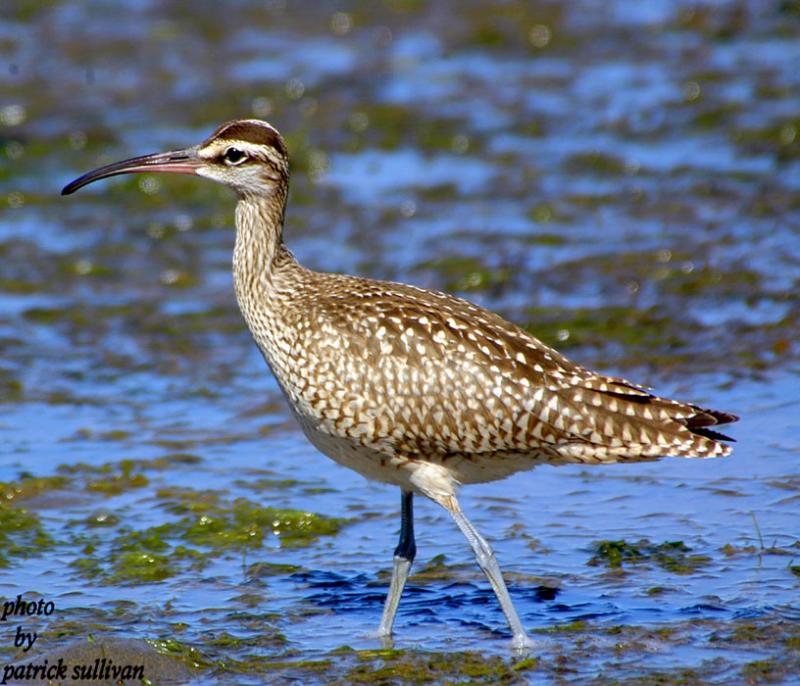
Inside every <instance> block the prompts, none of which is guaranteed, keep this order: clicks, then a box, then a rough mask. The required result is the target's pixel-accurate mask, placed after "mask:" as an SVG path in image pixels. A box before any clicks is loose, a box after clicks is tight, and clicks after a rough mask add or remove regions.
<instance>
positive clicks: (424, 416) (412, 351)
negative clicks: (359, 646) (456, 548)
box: [64, 120, 736, 647]
mask: <svg viewBox="0 0 800 686" xmlns="http://www.w3.org/2000/svg"><path fill="white" fill-rule="evenodd" d="M146 170H147V171H149V170H155V171H179V172H183V173H188V172H191V173H196V174H199V175H201V176H205V177H208V178H211V179H213V180H216V181H219V182H222V183H225V184H226V185H228V186H230V187H232V188H234V189H235V190H236V192H237V193H238V195H239V204H238V205H237V209H236V229H237V231H236V245H235V248H234V258H233V267H234V269H233V271H234V284H235V289H236V296H237V299H238V302H239V306H240V308H241V311H242V314H243V315H244V318H245V320H246V321H247V325H248V327H249V329H250V332H251V333H252V335H253V338H254V339H255V342H256V344H257V345H258V347H259V348H260V350H261V352H262V353H263V355H264V358H265V360H266V361H267V363H268V364H269V366H270V367H271V369H272V371H273V373H274V375H275V378H276V379H277V380H278V383H279V384H280V386H281V388H282V390H283V392H284V393H285V395H286V397H287V398H288V400H289V405H290V407H291V408H292V411H293V412H294V414H295V415H296V416H297V418H298V420H299V422H300V425H301V426H302V427H303V430H304V432H305V433H306V435H307V436H308V438H309V439H310V440H311V442H312V443H313V444H314V445H315V446H317V448H319V449H320V450H321V451H322V452H323V453H325V454H327V455H329V456H330V457H332V458H333V459H334V460H336V461H337V462H339V463H341V464H343V465H346V466H348V467H350V468H352V469H355V470H356V471H358V472H360V473H361V474H363V475H364V476H366V477H369V478H372V479H377V480H379V481H383V482H386V483H391V484H396V485H398V486H400V487H401V489H402V490H403V493H404V495H403V501H402V504H403V510H402V512H403V520H402V527H401V539H400V545H399V546H398V549H397V551H396V557H395V569H394V572H393V577H392V586H391V591H390V594H389V598H388V599H387V604H386V607H385V609H384V617H383V620H382V622H381V629H380V633H381V634H382V635H388V634H389V633H390V632H391V626H392V622H393V621H394V614H395V611H396V608H397V602H398V600H399V595H400V593H401V592H402V588H403V584H404V583H405V578H406V576H407V574H408V567H409V566H410V563H411V560H413V557H414V550H415V546H414V540H413V528H412V527H411V524H410V520H411V493H414V492H417V493H422V494H424V495H426V496H429V497H430V498H432V499H433V500H435V501H436V502H438V503H440V504H441V505H443V506H444V507H445V508H447V509H448V511H449V512H450V513H451V514H452V515H453V517H454V518H455V520H456V523H457V524H458V525H459V527H460V528H461V530H462V531H463V532H464V533H465V535H466V536H467V538H468V540H469V541H470V543H471V545H472V546H473V548H474V550H475V553H476V557H477V559H478V562H479V564H480V565H481V567H482V568H483V569H484V571H485V572H486V574H487V576H488V577H489V579H490V581H491V582H492V585H493V587H494V589H495V592H496V593H497V596H498V599H499V600H500V603H501V605H502V607H503V611H504V612H505V614H506V617H507V619H508V621H509V625H510V627H511V629H512V632H513V633H514V643H515V645H516V646H517V647H525V646H527V645H529V640H528V639H527V636H526V634H525V632H524V629H523V628H522V625H521V623H520V621H519V618H518V617H517V615H516V612H515V611H514V609H513V606H512V605H511V601H510V598H509V597H508V594H507V592H506V590H505V585H504V583H503V581H502V577H501V576H500V573H499V568H498V567H497V566H496V562H495V561H494V555H493V553H492V552H491V548H490V547H489V546H488V544H487V543H486V542H485V541H484V540H483V539H482V538H481V537H480V535H479V534H478V533H477V531H476V530H474V528H473V527H472V525H471V524H470V523H469V522H468V520H466V517H464V515H463V513H461V511H460V508H459V507H458V503H457V500H456V489H457V486H458V484H466V483H476V482H482V481H490V480H493V479H499V478H502V477H505V476H508V475H509V474H512V473H514V472H516V471H518V470H521V469H527V468H530V467H533V466H534V465H536V464H540V463H549V464H562V463H576V462H577V463H585V464H592V463H611V462H623V461H637V460H648V459H654V458H658V457H662V456H668V455H675V456H697V457H717V456H722V455H727V454H728V453H729V452H730V447H729V446H727V445H725V444H724V443H723V442H722V441H726V440H730V439H728V438H727V437H725V436H723V435H721V434H719V433H716V431H715V430H714V429H713V428H712V427H714V426H716V425H718V424H724V423H727V422H731V421H735V419H736V417H734V416H733V415H730V414H726V413H724V412H717V411H714V410H707V409H703V408H700V407H697V406H696V405H692V404H690V403H683V402H678V401H674V400H668V399H666V398H661V397H658V396H656V395H653V394H651V393H649V392H648V391H647V390H646V389H644V388H643V387H641V386H637V385H636V384H633V383H630V382H629V381H626V380H624V379H619V378H613V377H608V376H604V375H602V374H597V373H595V372H591V371H589V370H587V369H584V368H583V367H581V366H580V365H578V364H576V363H574V362H572V361H570V360H568V359H567V358H565V357H564V356H563V355H561V354H559V353H558V352H556V351H555V350H553V349H551V348H548V347H547V346H545V345H544V344H543V343H541V342H540V341H538V340H537V339H536V338H534V337H533V336H531V335H530V334H529V333H527V332H526V331H524V330H523V329H521V328H520V327H518V326H516V325H514V324H512V323H510V322H507V321H505V320H504V319H502V318H501V317H499V316H498V315H496V314H493V313H492V312H489V311H487V310H485V309H483V308H481V307H478V306H476V305H474V304H472V303H469V302H467V301H466V300H462V299H460V298H456V297H453V296H451V295H447V294H445V293H438V292H435V291H430V290H424V289H421V288H416V287H414V286H408V285H404V284H398V283H389V282H383V281H374V280H369V279H362V278H357V277H353V276H344V275H339V274H325V273H319V272H314V271H311V270H309V269H306V268H305V267H303V266H301V265H300V264H298V262H297V261H296V260H295V259H294V257H293V256H292V254H291V253H290V252H289V250H288V249H287V248H286V247H285V246H284V244H283V239H282V231H283V220H284V210H285V205H286V198H287V192H288V178H289V161H288V156H287V152H286V146H285V145H284V143H283V140H282V139H281V137H280V134H279V133H278V132H277V131H276V130H275V129H274V128H273V127H271V126H270V125H269V124H266V123H265V122H261V121H257V120H241V121H235V122H229V123H227V124H223V125H222V126H220V127H219V128H218V129H217V130H216V131H215V132H214V133H213V134H212V135H211V136H210V137H209V138H208V139H207V140H206V141H204V142H203V143H202V144H201V145H199V146H197V147H196V148H190V149H188V150H185V151H177V152H174V153H164V154H161V155H154V156H146V157H142V158H135V159H134V160H129V161H127V162H122V163H116V164H114V165H109V166H108V167H104V168H102V169H100V170H96V171H95V172H90V173H89V174H87V175H85V176H83V177H81V178H80V179H78V180H76V181H75V182H73V183H72V184H70V185H69V186H67V187H66V188H65V191H64V192H65V193H69V192H72V191H74V190H77V188H80V187H81V186H82V185H85V184H86V183H90V182H91V181H93V180H96V179H98V178H103V177H104V176H110V175H112V174H118V173H127V172H131V171H146Z"/></svg>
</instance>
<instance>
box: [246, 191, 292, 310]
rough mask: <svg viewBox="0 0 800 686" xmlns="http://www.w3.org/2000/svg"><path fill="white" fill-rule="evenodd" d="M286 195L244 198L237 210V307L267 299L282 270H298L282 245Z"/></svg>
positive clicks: (280, 193) (248, 306) (262, 302)
mask: <svg viewBox="0 0 800 686" xmlns="http://www.w3.org/2000/svg"><path fill="white" fill-rule="evenodd" d="M285 206H286V194H285V193H283V192H276V193H275V194H274V195H270V196H267V197H245V198H242V199H240V200H239V204H238V205H237V206H236V245H235V247H234V250H233V276H234V285H235V287H236V297H237V299H238V301H239V306H240V307H241V309H242V312H243V313H244V314H245V317H246V318H247V314H248V312H247V311H248V310H251V309H252V307H253V306H254V305H255V304H257V303H261V304H262V306H263V304H264V300H265V299H269V298H270V297H271V295H273V294H274V291H275V288H276V283H275V282H276V278H277V277H279V275H280V274H281V273H282V271H283V270H291V269H292V268H293V267H299V265H297V262H296V261H295V259H294V257H293V256H292V254H291V253H290V252H289V250H288V249H287V248H286V246H285V245H284V243H283V214H284V208H285Z"/></svg>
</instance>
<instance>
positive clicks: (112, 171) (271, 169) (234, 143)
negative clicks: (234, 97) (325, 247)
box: [61, 119, 289, 197]
mask: <svg viewBox="0 0 800 686" xmlns="http://www.w3.org/2000/svg"><path fill="white" fill-rule="evenodd" d="M142 172H147V173H151V172H170V173H173V174H197V175H198V176H204V177H206V178H208V179H212V180H214V181H217V182H219V183H222V184H225V185H226V186H229V187H230V188H233V189H234V190H235V191H236V192H237V193H238V194H239V195H240V196H242V197H246V196H264V195H271V194H273V193H275V192H276V191H280V192H285V189H286V185H287V182H288V178H289V155H288V153H287V151H286V144H285V143H284V142H283V138H282V137H281V135H280V134H279V133H278V131H277V129H275V128H274V127H273V126H271V125H270V124H267V122H264V121H261V120H259V119H237V120H235V121H230V122H227V123H225V124H222V125H221V126H219V127H218V128H217V130H216V131H214V133H212V134H211V135H210V136H209V137H208V138H207V139H206V140H205V141H203V142H202V143H201V144H200V145H196V146H194V147H191V148H186V149H185V150H173V151H171V152H160V153H155V154H152V155H143V156H142V157H133V158H131V159H128V160H123V161H122V162H114V163H113V164H108V165H106V166H104V167H100V168H99V169H95V170H93V171H90V172H88V173H87V174H84V175H83V176H81V177H79V178H77V179H75V180H74V181H72V182H71V183H69V184H67V185H66V186H64V189H63V190H62V191H61V194H62V195H69V194H70V193H74V192H75V191H77V190H78V189H79V188H82V187H83V186H85V185H87V184H89V183H92V182H93V181H97V180H98V179H104V178H106V177H108V176H116V175H117V174H135V173H142Z"/></svg>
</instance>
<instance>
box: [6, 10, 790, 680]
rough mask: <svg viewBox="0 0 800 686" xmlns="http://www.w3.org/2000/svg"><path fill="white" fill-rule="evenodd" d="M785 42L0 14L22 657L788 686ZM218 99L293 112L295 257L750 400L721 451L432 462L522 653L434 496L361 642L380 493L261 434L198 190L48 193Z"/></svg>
mask: <svg viewBox="0 0 800 686" xmlns="http://www.w3.org/2000/svg"><path fill="white" fill-rule="evenodd" d="M799 38H800V13H798V9H797V7H796V3H791V2H755V1H753V2H750V3H747V2H732V1H731V2H726V1H724V0H722V1H719V2H714V3H688V2H656V1H652V0H651V1H649V2H643V3H622V2H604V3H598V2H590V1H589V0H583V1H580V0H570V1H568V2H565V1H564V0H561V1H560V2H552V3H547V2H529V3H502V4H500V3H487V2H479V1H477V0H476V1H472V2H467V3H458V4H457V5H456V4H455V3H447V2H433V3H418V2H413V1H408V0H394V1H393V2H386V3H381V4H378V3H359V2H342V3H337V4H336V5H335V6H334V5H330V4H322V3H310V2H300V3H296V2H292V3H288V4H286V3H280V2H270V3H261V2H242V3H237V5H236V8H235V11H234V10H231V9H223V8H222V7H221V6H220V5H219V4H217V3H211V2H200V3H193V5H192V10H191V11H190V10H189V9H188V7H187V6H186V5H185V4H184V3H179V2H159V3H140V2H125V3H89V2H77V1H74V2H66V1H64V2H59V1H58V0H50V1H49V2H43V3H38V4H35V3H26V2H22V1H19V2H17V1H11V2H8V3H5V4H4V7H3V9H2V10H0V151H1V152H2V155H1V156H0V159H2V166H0V350H2V355H0V400H2V410H3V411H2V415H0V446H2V456H1V457H0V482H3V484H2V486H0V492H1V493H2V494H3V495H4V497H5V499H6V500H5V503H6V504H4V505H2V506H0V515H1V516H2V522H0V544H2V545H0V555H2V557H0V562H2V566H0V592H1V593H2V595H4V596H7V597H10V598H14V597H15V596H16V595H17V594H18V593H22V594H26V595H28V596H30V597H31V598H33V597H37V594H39V595H42V596H44V597H45V598H47V599H49V600H52V601H54V602H55V603H56V606H57V612H56V613H55V615H54V616H53V617H50V618H43V619H40V621H38V622H33V621H32V620H31V621H30V622H27V623H26V625H27V624H30V626H31V627H36V630H37V631H39V632H40V633H42V636H41V637H40V638H39V639H38V643H37V645H36V647H35V650H38V651H41V652H44V651H47V650H52V649H54V648H57V647H60V646H63V645H66V644H67V643H69V642H70V641H74V640H80V641H85V640H86V639H87V637H88V636H89V635H91V636H117V637H125V638H143V639H147V640H150V641H152V642H154V643H155V644H156V646H157V647H158V649H159V650H161V651H162V652H164V653H167V654H172V655H176V656H177V657H180V658H182V659H185V660H186V661H187V662H189V663H197V664H199V665H200V666H199V667H198V668H197V671H196V673H197V679H196V682H197V683H220V684H227V683H230V684H234V683H235V684H249V683H254V684H256V683H263V682H264V680H265V679H268V680H270V681H269V682H270V683H297V682H298V681H300V682H302V683H307V684H314V683H320V684H323V683H431V682H433V683H587V682H592V683H630V684H638V683H651V682H653V681H655V680H657V679H660V680H661V681H659V683H673V682H674V683H780V682H786V683H791V682H792V681H793V680H795V679H797V678H798V674H800V657H799V655H800V630H799V629H798V619H800V604H798V600H797V599H798V586H800V566H799V565H798V560H800V539H798V533H797V531H798V530H797V522H798V518H797V511H798V503H800V500H799V499H798V498H800V496H799V495H798V493H799V491H800V469H798V457H800V438H798V436H800V393H798V387H799V386H798V383H799V382H800V379H799V378H798V376H799V372H800V364H798V362H799V359H798V358H799V356H798V351H799V349H798V344H797V339H798V332H800V301H799V299H798V292H800V289H799V288H798V286H800V276H799V275H800V195H798V193H799V192H800V138H798V134H799V133H800V119H798V115H797V112H798V107H797V106H798V94H799V93H800V77H798V71H797V69H796V64H797V59H798V57H800V55H799V54H798V51H800V40H798V39H799ZM240 116H258V117H263V118H267V119H269V120H270V121H272V122H273V123H275V124H276V125H277V126H278V127H279V128H280V129H281V131H283V132H284V134H285V135H286V137H287V141H288V143H289V148H290V152H291V153H292V156H293V162H294V171H293V180H292V184H293V185H292V193H291V198H290V203H291V205H290V209H289V214H288V225H287V231H286V234H287V240H288V242H289V244H290V246H291V247H292V249H293V250H294V251H295V253H296V254H297V255H298V257H299V258H300V260H301V261H303V262H305V263H307V264H309V265H311V266H314V267H316V268H320V269H326V270H331V271H347V272H357V273H360V274H364V275H368V276H373V277H378V278H387V279H397V280H402V281H409V282H413V283H417V284H420V285H424V286H428V287H434V288H439V289H445V290H450V291H455V292H459V293H463V294H465V295H467V297H469V298H471V299H473V300H475V301H477V302H479V303H481V304H483V305H486V306H488V307H490V308H492V309H494V310H497V311H499V312H501V313H502V314H504V315H505V316H507V317H509V318H512V319H514V320H515V321H518V322H520V323H522V324H525V325H526V326H528V327H529V328H530V330H531V331H532V332H534V333H535V334H536V335H537V336H539V337H541V338H542V339H543V340H545V341H546V342H548V343H550V344H552V345H556V346H557V347H559V348H560V349H562V350H563V351H564V352H566V353H567V354H569V355H570V356H572V357H573V358H575V359H577V360H579V361H580V362H582V363H584V364H586V365H589V366H597V367H601V368H602V369H604V370H606V371H609V372H612V373H618V374H622V375H624V376H626V377H628V378H632V379H634V380H637V381H640V382H644V383H648V384H651V385H654V386H656V387H657V390H658V391H659V392H662V393H666V394H673V395H676V396H679V397H682V398H686V399H691V400H693V401H695V402H697V403H700V404H708V405H710V406H714V407H717V408H719V409H723V410H728V411H731V412H734V413H736V414H740V415H741V416H742V420H741V422H740V423H739V424H737V425H735V426H734V427H733V428H732V429H731V433H732V434H733V435H734V436H735V438H736V439H737V443H736V449H735V452H734V454H733V456H732V457H730V458H728V459H725V460H715V461H692V460H677V459H673V460H664V461H660V462H655V463H649V464H638V465H620V466H611V467H604V468H594V469H590V468H580V467H561V468H550V467H542V468H539V469H536V470H534V471H531V472H527V473H524V474H518V475H516V476H514V477H513V478H512V479H509V480H506V481H502V482H497V483H492V484H486V485H481V486H474V487H471V488H468V489H465V490H464V492H463V495H462V504H463V507H464V509H465V511H466V512H467V513H468V515H469V516H470V517H471V518H472V520H473V522H474V523H475V524H476V526H477V527H478V528H479V530H480V531H481V532H482V533H483V534H484V535H485V536H486V537H487V538H488V539H489V540H490V541H492V542H493V544H494V547H495V549H496V552H497V555H498V558H499V560H500V562H501V566H502V567H503V569H504V571H505V573H506V575H507V578H508V580H509V582H510V589H511V594H512V596H513V598H514V601H515V604H516V606H517V609H518V611H519V613H520V615H521V617H522V620H523V623H524V624H525V625H526V626H527V627H528V628H529V629H530V630H531V631H532V632H533V634H534V636H535V638H536V639H537V640H538V641H539V644H540V645H539V648H538V650H537V651H536V653H535V654H534V657H535V659H531V660H528V661H524V660H523V661H520V660H519V659H517V658H512V656H511V655H510V653H509V651H508V646H507V638H508V637H507V635H506V633H505V623H504V619H503V616H502V613H501V612H500V610H499V608H498V607H497V605H496V602H495V600H494V598H493V596H492V594H491V591H490V590H489V588H488V585H487V584H486V582H485V580H484V579H483V578H482V577H481V575H480V572H479V570H478V569H477V567H476V566H475V564H474V562H473V560H472V557H471V555H470V553H469V550H468V548H467V546H466V544H465V543H464V541H463V540H462V538H461V536H460V534H459V533H458V531H457V530H456V529H455V527H454V526H453V525H452V523H451V522H450V521H449V520H448V517H447V516H446V514H445V513H444V512H441V511H439V509H438V508H437V507H436V506H435V505H433V504H432V503H424V502H419V503H418V506H417V543H418V550H419V552H418V558H417V561H416V563H415V568H414V571H416V572H417V574H416V575H414V576H412V578H411V580H410V583H409V588H407V589H406V593H405V595H404V597H403V602H402V603H401V606H400V611H399V615H398V620H397V625H396V641H395V646H394V648H395V650H383V649H382V647H381V645H380V643H379V642H378V641H377V640H376V639H375V638H373V637H372V636H371V635H370V632H372V631H374V629H375V628H376V626H377V622H378V619H379V617H380V612H381V607H382V602H383V597H384V593H385V589H386V585H387V583H388V572H389V569H390V564H391V553H392V550H393V549H394V545H395V543H396V535H397V530H398V526H399V522H398V519H399V518H398V511H399V497H398V494H397V492H396V491H395V490H394V489H391V488H387V487H385V486H381V485H377V484H372V483H368V482H366V481H364V480H363V479H362V478H361V477H359V476H358V475H356V474H354V473H351V472H349V471H347V470H344V469H341V468H339V467H337V466H335V465H334V464H333V463H332V462H330V461H328V460H327V459H326V458H324V457H323V456H321V455H319V454H318V453H316V452H315V451H314V449H313V448H311V447H310V446H309V445H308V443H307V442H306V441H305V439H304V438H303V436H302V434H301V433H300V431H299V429H298V428H297V426H296V425H295V424H294V423H293V420H292V419H291V416H290V415H289V413H288V410H287V408H286V407H285V405H284V403H283V400H282V398H281V397H280V394H279V392H278V389H277V386H276V384H275V382H274V380H273V379H272V378H271V376H270V375H269V373H268V372H267V370H266V369H265V367H264V364H263V361H262V360H261V358H260V355H259V354H258V352H257V351H256V350H255V348H254V346H253V345H252V343H251V342H250V340H249V336H248V334H247V332H246V329H245V326H244V323H243V322H242V321H241V319H240V316H239V314H238V312H237V311H236V306H235V302H234V299H233V293H232V288H231V283H230V273H229V272H230V251H231V247H232V242H233V233H232V230H231V224H232V210H233V198H232V197H231V195H230V194H229V193H228V192H226V191H225V189H221V188H217V187H213V186H209V185H208V184H207V183H204V182H202V181H199V180H196V179H190V178H180V177H179V178H155V177H140V178H137V177H121V178H119V179H117V180H112V181H109V182H104V183H103V184H97V185H95V186H91V187H89V188H87V189H86V190H85V191H82V192H81V193H80V194H78V195H76V196H75V197H70V198H68V199H67V198H61V197H59V196H58V192H59V190H60V188H61V186H63V184H64V183H66V182H67V181H69V180H71V179H72V178H74V177H75V176H77V175H78V174H80V173H82V172H84V171H86V170H88V169H90V168H92V167H94V166H97V165H99V164H103V163H106V162H109V161H112V160H114V159H121V158H124V157H126V156H131V155H135V154H141V153H144V152H149V151H154V150H158V149H161V148H170V147H180V146H185V145H189V144H193V143H195V142H197V141H199V140H201V139H202V138H203V137H205V136H206V135H207V134H208V133H209V132H210V131H211V130H213V128H214V127H215V126H216V125H217V124H218V123H219V122H221V121H223V120H225V119H229V118H233V117H240ZM418 500H419V499H418ZM259 508H260V509H259ZM267 508H272V509H267ZM298 512H299V513H310V514H309V516H305V515H302V514H299V513H298ZM21 513H22V514H21ZM275 522H277V524H275ZM602 541H606V542H609V541H610V542H622V541H624V545H623V544H622V543H615V544H607V545H606V546H605V547H604V548H602V549H603V550H604V551H606V556H605V557H603V556H602V555H600V554H599V553H598V550H599V548H598V546H599V544H600V542H602ZM676 542H682V545H678V544H677V543H676ZM670 543H675V545H669V544H670ZM609 545H610V547H609ZM609 550H611V551H617V552H619V554H620V555H621V556H622V557H621V565H620V566H615V561H616V560H617V558H614V557H613V555H612V554H609V553H608V551H609ZM441 556H443V557H441ZM13 630H14V627H13V626H12V625H10V624H8V623H6V624H3V625H0V651H2V652H0V654H2V655H3V657H4V659H5V660H11V659H12V658H13V657H14V656H15V655H18V654H17V653H16V652H15V651H14V649H13V647H12V645H11V644H12V643H13V640H12V639H13ZM345 647H347V648H345ZM191 651H194V652H191ZM154 683H158V681H157V680H154Z"/></svg>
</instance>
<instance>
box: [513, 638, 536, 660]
mask: <svg viewBox="0 0 800 686" xmlns="http://www.w3.org/2000/svg"><path fill="white" fill-rule="evenodd" d="M535 648H537V643H536V641H534V640H533V639H532V638H531V637H530V636H528V634H526V633H520V634H515V635H514V638H512V639H511V650H512V651H513V652H514V654H515V655H527V654H528V653H530V652H532V651H533V650H534V649H535Z"/></svg>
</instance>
